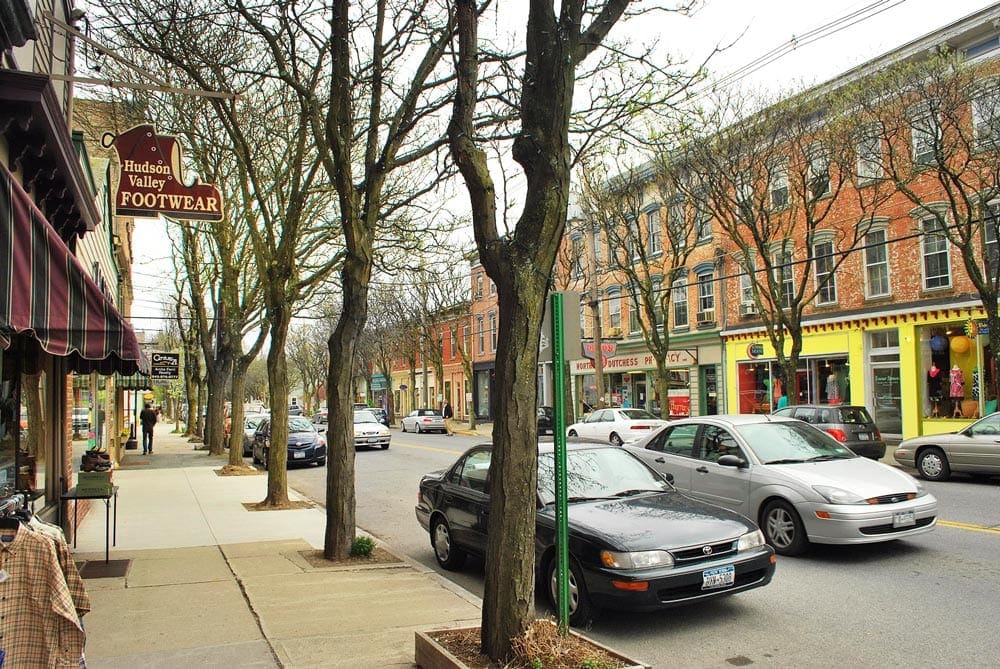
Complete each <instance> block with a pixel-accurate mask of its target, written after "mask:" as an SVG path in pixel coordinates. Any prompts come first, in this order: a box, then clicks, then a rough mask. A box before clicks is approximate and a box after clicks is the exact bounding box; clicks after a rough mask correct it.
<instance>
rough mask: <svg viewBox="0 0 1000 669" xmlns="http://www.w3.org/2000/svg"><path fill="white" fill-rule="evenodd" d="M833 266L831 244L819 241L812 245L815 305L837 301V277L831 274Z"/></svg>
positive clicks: (830, 242)
mask: <svg viewBox="0 0 1000 669" xmlns="http://www.w3.org/2000/svg"><path fill="white" fill-rule="evenodd" d="M833 264H834V257H833V242H832V241H820V242H816V243H815V244H813V271H814V272H815V275H816V303H817V304H833V303H835V302H836V301H837V276H836V275H835V274H834V272H833Z"/></svg>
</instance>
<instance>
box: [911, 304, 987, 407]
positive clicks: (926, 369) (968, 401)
mask: <svg viewBox="0 0 1000 669" xmlns="http://www.w3.org/2000/svg"><path fill="white" fill-rule="evenodd" d="M974 325H975V324H974V323H972V322H969V321H955V322H952V323H944V324H937V325H933V326H924V327H922V328H919V333H920V352H921V353H920V361H921V365H922V371H923V379H924V393H923V397H924V415H925V416H927V417H928V418H977V417H979V416H980V415H981V413H987V412H989V411H993V410H995V407H996V397H995V392H994V390H995V387H996V383H995V379H996V369H995V364H994V363H993V356H992V354H991V352H990V347H989V344H987V343H986V342H985V341H983V342H982V343H983V344H984V345H983V347H982V349H980V346H979V344H980V342H979V341H978V339H979V337H978V336H974V337H970V336H969V334H967V333H972V334H974V332H973V331H972V328H973V327H974ZM980 363H982V365H983V369H982V370H981V369H980Z"/></svg>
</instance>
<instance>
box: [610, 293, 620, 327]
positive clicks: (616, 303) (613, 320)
mask: <svg viewBox="0 0 1000 669" xmlns="http://www.w3.org/2000/svg"><path fill="white" fill-rule="evenodd" d="M608 326H609V327H612V328H618V329H621V327H622V295H621V293H620V292H618V291H617V290H616V291H614V292H612V293H609V294H608Z"/></svg>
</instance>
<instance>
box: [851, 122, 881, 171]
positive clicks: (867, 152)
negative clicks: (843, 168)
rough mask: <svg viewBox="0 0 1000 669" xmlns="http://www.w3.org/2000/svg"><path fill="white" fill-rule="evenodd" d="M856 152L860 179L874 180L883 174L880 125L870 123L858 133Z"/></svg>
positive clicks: (855, 144)
mask: <svg viewBox="0 0 1000 669" xmlns="http://www.w3.org/2000/svg"><path fill="white" fill-rule="evenodd" d="M854 152H855V157H856V158H857V163H858V166H857V169H858V179H859V180H861V181H872V180H874V179H878V178H879V177H880V176H882V138H881V137H880V136H879V132H878V126H876V125H870V126H868V127H867V128H865V129H864V130H862V131H861V132H860V133H859V134H858V136H857V138H856V139H855V143H854Z"/></svg>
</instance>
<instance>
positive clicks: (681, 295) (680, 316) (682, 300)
mask: <svg viewBox="0 0 1000 669" xmlns="http://www.w3.org/2000/svg"><path fill="white" fill-rule="evenodd" d="M687 289H688V287H687V280H686V279H683V278H680V279H677V280H676V281H674V283H673V288H672V290H671V293H672V294H673V302H674V327H675V328H684V327H687V325H688V295H687Z"/></svg>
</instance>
